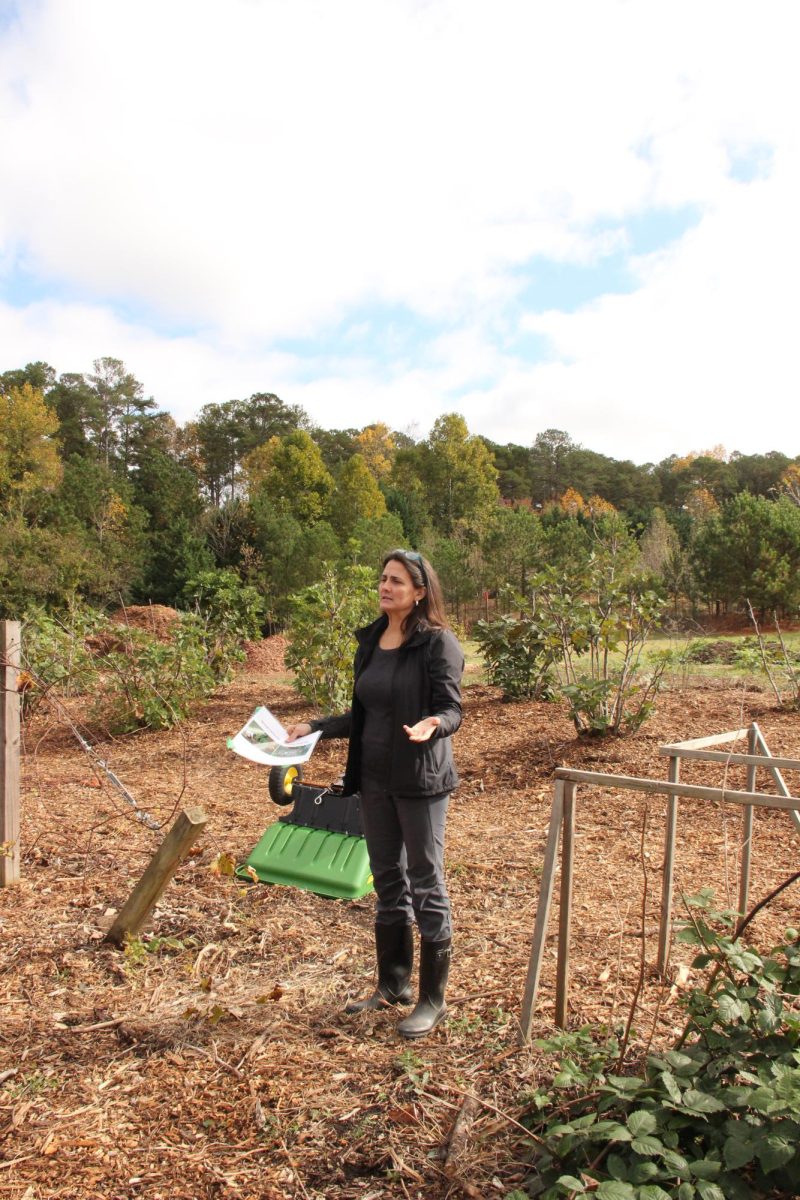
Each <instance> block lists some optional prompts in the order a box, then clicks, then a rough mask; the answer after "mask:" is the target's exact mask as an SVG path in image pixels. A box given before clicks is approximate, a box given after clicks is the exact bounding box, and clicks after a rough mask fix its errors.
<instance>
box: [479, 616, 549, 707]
mask: <svg viewBox="0 0 800 1200" xmlns="http://www.w3.org/2000/svg"><path fill="white" fill-rule="evenodd" d="M472 636H473V637H474V639H475V641H476V642H477V643H478V646H479V647H480V652H481V655H482V657H483V660H484V662H485V663H486V674H487V677H488V679H489V682H490V683H492V684H494V685H495V687H499V688H502V691H503V695H504V696H506V697H508V699H511V700H521V699H525V700H527V699H533V700H541V699H545V700H549V699H551V698H552V696H553V694H554V689H555V685H556V678H555V674H554V671H553V664H554V652H553V639H552V637H551V636H550V631H549V630H548V628H547V626H546V625H543V624H542V622H541V621H539V620H538V619H537V618H536V617H534V616H532V615H530V614H525V613H520V614H519V615H518V616H514V615H513V614H511V613H509V614H505V615H500V616H497V617H494V618H493V619H492V620H483V621H477V622H476V623H475V625H474V626H473V628H472Z"/></svg>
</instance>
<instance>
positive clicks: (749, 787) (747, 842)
mask: <svg viewBox="0 0 800 1200" xmlns="http://www.w3.org/2000/svg"><path fill="white" fill-rule="evenodd" d="M747 753H748V754H758V729H757V726H755V725H751V726H750V729H749V731H748V734H747ZM757 770H758V768H757V767H754V766H753V765H752V763H751V764H750V766H749V767H748V768H747V783H746V784H745V785H744V786H745V791H748V792H754V791H755V790H756V772H757ZM753 812H754V810H753V806H752V804H745V806H744V811H743V812H742V858H741V862H740V864H739V915H740V916H742V917H743V916H744V915H745V913H746V912H747V902H748V899H749V896H750V864H751V862H752V858H753Z"/></svg>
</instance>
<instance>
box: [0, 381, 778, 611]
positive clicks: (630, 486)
mask: <svg viewBox="0 0 800 1200" xmlns="http://www.w3.org/2000/svg"><path fill="white" fill-rule="evenodd" d="M609 517H613V520H612V521H611V525H610V526H609ZM601 518H602V521H603V523H604V528H606V529H608V528H614V529H616V530H617V533H616V534H615V535H614V536H624V537H625V539H626V540H627V541H629V542H630V544H631V547H632V548H633V550H634V551H635V553H636V556H637V563H638V566H639V569H641V570H642V571H643V572H647V573H648V574H649V576H650V577H651V579H652V581H653V583H654V585H655V586H657V587H658V588H660V589H661V591H662V593H663V594H664V595H665V596H668V597H669V599H670V600H671V602H672V603H673V604H674V605H675V606H676V607H680V606H682V605H686V604H687V603H688V604H691V605H692V606H694V607H695V608H702V607H706V608H707V607H708V606H712V607H715V608H717V609H718V610H727V609H730V608H734V607H740V606H744V605H745V603H746V601H748V600H749V601H750V602H751V603H752V604H753V606H754V608H756V609H757V610H761V611H772V610H773V609H776V610H779V611H780V612H781V613H783V614H786V613H793V612H796V611H797V610H798V608H800V457H797V458H790V457H789V456H787V455H785V454H783V453H780V452H778V451H771V452H769V453H767V454H744V453H740V452H736V453H733V454H731V455H727V454H726V453H725V452H724V451H723V450H722V449H721V448H719V447H716V448H714V449H712V450H709V451H706V452H700V453H696V454H689V455H686V456H685V457H682V458H678V457H676V456H670V457H669V458H666V459H664V460H663V461H661V462H659V463H655V464H653V463H645V464H642V465H637V464H635V463H633V462H631V461H629V460H618V459H614V458H611V457H608V456H606V455H603V454H599V453H597V452H595V451H592V450H588V449H586V448H584V447H582V446H580V445H578V444H576V443H575V442H573V441H572V439H571V438H570V437H569V435H568V434H567V433H565V432H564V431H561V430H558V429H547V430H544V431H542V432H540V433H539V434H538V435H537V437H536V439H535V441H534V442H533V444H532V445H529V446H523V445H516V444H513V443H508V444H504V445H500V444H498V443H494V442H492V441H491V440H490V439H488V438H484V437H480V436H477V435H473V434H471V433H470V431H469V429H468V427H467V424H466V422H465V420H464V418H463V417H462V416H460V415H459V414H457V413H448V414H445V415H443V416H440V417H439V418H438V419H437V420H436V421H435V422H434V425H433V428H432V430H431V433H430V434H429V436H428V437H426V438H424V439H415V438H414V437H412V436H411V435H410V434H409V433H408V432H403V431H399V430H393V429H390V428H389V427H388V426H387V425H386V424H384V423H382V422H375V423H373V424H370V425H367V426H365V427H364V428H363V429H322V428H320V427H318V426H316V425H314V423H313V422H312V421H311V420H310V418H309V417H308V415H307V414H306V413H305V412H304V410H303V409H302V408H301V407H299V406H297V405H290V404H285V403H284V402H283V401H282V400H280V398H279V397H278V396H276V395H275V394H274V393H271V392H258V393H255V394H254V395H252V396H250V397H249V398H247V399H235V400H228V401H225V402H223V403H219V404H206V405H205V406H203V407H202V408H201V409H200V411H199V413H198V414H197V417H196V418H195V419H194V420H192V421H189V422H187V423H186V424H184V425H178V424H177V423H176V422H175V421H174V420H173V418H172V417H171V416H170V415H169V414H168V413H166V412H163V411H160V410H159V409H158V407H157V405H156V402H155V401H154V400H153V399H152V398H151V397H147V396H146V395H145V394H144V389H143V387H142V385H141V383H140V382H139V381H138V380H137V379H136V378H135V376H134V375H133V374H132V373H131V372H130V371H129V370H128V369H127V368H126V366H125V365H124V364H123V363H122V362H120V361H119V360H117V359H114V358H102V359H98V360H97V361H96V362H95V363H94V369H93V371H92V372H89V373H85V374H75V373H66V374H61V375H58V374H57V372H56V371H55V369H54V368H52V367H51V366H49V365H48V364H46V363H42V362H37V363H30V364H28V365H27V366H25V367H22V368H20V369H17V370H10V371H6V372H5V373H4V374H0V611H2V614H3V615H4V616H6V617H12V618H13V617H18V616H19V615H21V614H22V613H23V612H24V611H25V610H26V609H27V608H28V607H29V606H30V605H32V604H38V605H44V606H46V607H50V608H58V607H59V606H63V605H64V604H65V603H66V602H67V601H68V600H69V599H70V598H72V597H80V598H82V599H84V600H87V601H88V602H89V603H91V604H95V605H98V606H107V605H109V604H117V603H119V601H120V599H122V600H124V601H126V602H134V603H148V602H153V603H161V604H169V605H173V606H176V607H185V606H186V605H187V603H189V602H190V600H191V597H192V596H193V595H194V594H195V593H196V587H197V580H198V578H200V577H203V576H206V577H207V575H208V572H215V571H228V572H230V573H232V574H234V575H235V576H236V577H237V578H238V579H239V580H240V581H241V583H242V584H243V585H248V586H250V587H253V588H255V589H257V591H258V593H259V594H260V596H261V597H262V599H263V602H264V611H265V614H266V616H265V624H266V627H271V628H275V627H279V626H281V625H282V623H283V622H284V620H285V618H286V614H287V611H288V607H287V606H288V598H289V597H290V596H291V595H292V594H295V593H297V592H298V591H299V590H301V589H302V588H304V587H306V586H308V585H310V584H313V583H316V582H318V581H319V580H320V579H321V578H322V574H323V568H324V566H325V564H328V565H332V566H336V565H337V564H364V565H367V566H370V567H374V566H375V564H376V563H377V562H378V560H379V558H380V556H381V554H382V553H383V552H384V551H385V550H386V549H387V548H391V547H394V546H399V545H404V546H408V547H413V548H417V549H422V550H423V551H425V552H426V553H427V554H428V555H429V556H430V557H431V559H432V561H433V562H434V563H435V564H436V566H437V568H438V570H439V573H440V575H441V577H442V581H443V584H444V587H445V591H446V593H447V596H448V599H449V602H450V604H451V606H452V607H453V608H454V610H455V611H456V613H457V615H460V616H462V617H463V616H464V615H466V614H468V613H470V612H472V611H473V609H474V608H475V607H476V606H478V605H479V604H480V603H481V601H484V602H485V600H486V597H487V596H488V595H492V596H495V595H498V594H501V593H502V589H503V588H507V587H508V586H509V585H511V586H512V588H513V589H514V590H515V591H516V593H517V594H518V595H524V594H525V590H526V586H527V582H528V580H529V579H530V578H531V577H532V575H533V574H535V573H536V572H537V571H538V570H540V568H541V566H542V562H543V556H544V557H545V558H546V547H547V546H548V545H551V544H552V542H553V530H554V529H555V528H556V527H558V535H557V540H558V541H559V543H562V542H563V543H565V544H568V543H569V538H570V537H574V538H583V539H584V542H585V543H586V544H588V545H591V536H590V534H591V531H592V530H593V529H595V528H597V527H598V522H599V521H600V519H601ZM587 538H588V542H587Z"/></svg>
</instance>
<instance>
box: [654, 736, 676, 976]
mask: <svg viewBox="0 0 800 1200" xmlns="http://www.w3.org/2000/svg"><path fill="white" fill-rule="evenodd" d="M680 770H681V760H680V759H679V758H677V757H676V756H675V755H674V754H672V755H670V760H669V770H668V772H667V778H668V779H669V781H670V783H677V782H678V778H679V776H680ZM677 828H678V797H677V796H670V797H669V799H668V801H667V824H666V830H665V833H664V867H663V873H662V876H661V923H660V925H659V927H658V963H657V966H658V970H659V971H660V972H661V974H662V975H665V974H666V971H667V963H668V962H669V946H670V940H671V939H670V933H671V928H672V883H673V879H672V877H673V873H674V870H675V834H676V831H677Z"/></svg>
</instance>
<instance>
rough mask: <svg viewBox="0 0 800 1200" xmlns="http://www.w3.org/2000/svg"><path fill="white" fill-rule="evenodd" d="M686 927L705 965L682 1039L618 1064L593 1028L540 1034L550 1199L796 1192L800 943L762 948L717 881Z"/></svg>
mask: <svg viewBox="0 0 800 1200" xmlns="http://www.w3.org/2000/svg"><path fill="white" fill-rule="evenodd" d="M690 903H691V905H692V907H693V909H694V912H693V915H692V919H691V920H690V922H689V923H688V924H687V925H686V926H685V927H684V928H683V929H682V930H681V931H680V933H679V934H678V938H679V940H680V941H682V942H684V943H688V944H690V945H695V946H697V948H698V951H699V953H698V954H697V956H696V958H695V960H694V963H693V966H694V967H695V968H696V969H705V968H710V974H709V978H708V982H707V985H706V987H705V988H702V989H701V988H695V989H694V990H693V991H692V992H691V993H690V994H689V995H688V997H687V999H686V1007H687V1023H686V1028H685V1030H684V1032H683V1034H682V1036H681V1038H680V1039H679V1041H678V1042H677V1043H676V1045H674V1046H673V1047H672V1048H671V1049H668V1050H666V1051H665V1052H664V1053H661V1054H651V1055H649V1056H648V1057H647V1060H646V1063H645V1064H644V1067H643V1069H641V1070H640V1072H639V1073H638V1074H631V1075H628V1074H623V1073H622V1065H621V1064H620V1062H619V1058H618V1046H617V1044H616V1042H615V1041H614V1040H613V1039H611V1040H605V1041H604V1042H597V1041H595V1039H594V1038H593V1037H592V1036H591V1033H590V1031H589V1030H588V1029H584V1030H580V1031H578V1033H573V1034H566V1035H562V1036H561V1037H559V1038H554V1039H552V1040H550V1041H541V1042H539V1043H537V1045H538V1046H539V1047H540V1048H541V1049H543V1050H546V1051H548V1052H550V1053H552V1054H554V1055H555V1056H556V1057H557V1066H556V1069H555V1071H554V1074H553V1078H552V1081H551V1083H550V1085H549V1086H548V1087H545V1088H540V1089H538V1090H537V1091H536V1093H534V1094H533V1096H529V1097H528V1100H527V1105H528V1113H527V1123H528V1124H529V1126H530V1127H531V1129H532V1130H533V1131H534V1132H535V1134H536V1136H537V1139H541V1140H540V1145H541V1153H540V1155H539V1158H538V1161H537V1163H536V1174H535V1176H534V1178H533V1179H532V1180H531V1184H530V1188H529V1195H532V1196H540V1197H541V1198H542V1200H557V1198H559V1197H563V1196H571V1197H575V1196H582V1195H590V1196H592V1197H598V1198H599V1200H695V1198H697V1200H766V1198H767V1197H776V1198H777V1197H788V1196H796V1195H798V1194H800V1016H798V1013H797V1004H796V1000H797V996H798V995H800V943H799V941H798V939H799V938H800V935H798V931H797V930H796V929H789V930H787V931H786V935H785V940H784V941H783V942H782V943H781V944H780V945H778V946H776V947H775V948H774V949H773V950H771V951H770V952H769V953H768V954H766V955H762V954H760V953H759V952H758V951H757V950H755V949H753V948H752V947H750V946H748V945H746V944H745V943H744V942H743V941H742V938H741V936H740V928H741V927H739V928H731V926H732V924H733V921H734V917H733V916H732V914H729V913H719V912H715V911H714V908H713V898H712V896H711V893H710V892H708V891H703V892H701V893H700V894H699V895H698V896H696V897H693V898H691V901H690Z"/></svg>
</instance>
